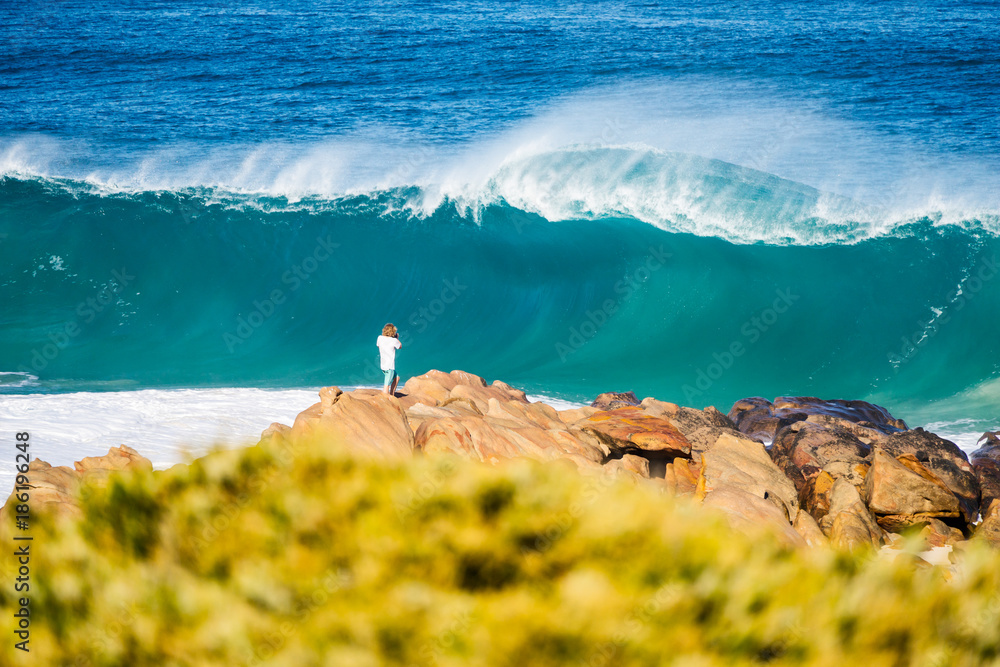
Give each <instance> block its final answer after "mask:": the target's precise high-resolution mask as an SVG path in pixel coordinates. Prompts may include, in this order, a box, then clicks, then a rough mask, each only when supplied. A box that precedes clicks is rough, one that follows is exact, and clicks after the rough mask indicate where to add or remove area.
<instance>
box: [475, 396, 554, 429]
mask: <svg viewBox="0 0 1000 667" xmlns="http://www.w3.org/2000/svg"><path fill="white" fill-rule="evenodd" d="M484 414H485V415H486V416H487V417H494V418H497V419H510V420H512V421H517V422H521V423H523V424H524V425H525V426H538V427H541V428H544V429H550V428H557V429H564V428H565V427H566V424H564V423H563V421H562V420H561V419H560V418H559V413H558V412H556V409H555V408H553V407H552V406H551V405H546V404H545V403H527V402H522V401H518V400H510V401H499V400H497V399H496V398H490V399H489V402H488V403H487V410H486V412H485V413H484Z"/></svg>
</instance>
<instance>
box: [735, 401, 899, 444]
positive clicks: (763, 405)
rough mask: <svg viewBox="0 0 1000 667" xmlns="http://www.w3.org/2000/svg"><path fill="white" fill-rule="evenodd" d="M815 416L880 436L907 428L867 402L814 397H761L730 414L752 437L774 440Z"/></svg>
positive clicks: (742, 403) (741, 405) (883, 409)
mask: <svg viewBox="0 0 1000 667" xmlns="http://www.w3.org/2000/svg"><path fill="white" fill-rule="evenodd" d="M812 416H826V417H833V418H836V419H840V420H845V421H847V422H851V423H854V424H858V425H860V426H862V427H865V428H869V429H873V430H875V431H878V432H880V433H884V434H887V433H895V432H898V431H901V430H905V429H906V423H905V422H903V420H901V419H895V418H894V417H893V416H892V415H891V414H889V412H888V410H886V409H885V408H882V407H880V406H878V405H873V404H872V403H868V402H866V401H843V400H822V399H819V398H815V397H812V396H779V397H778V398H776V399H774V402H773V403H771V402H770V401H768V400H766V399H764V398H760V397H754V398H744V399H743V400H740V401H737V402H736V403H735V404H734V405H733V407H732V409H731V410H730V411H729V418H730V419H732V420H733V422H734V423H735V424H736V427H737V428H739V430H740V431H742V432H743V433H746V434H747V435H749V436H750V437H752V438H762V439H764V440H773V439H774V437H775V434H776V433H777V432H778V431H779V430H780V429H781V428H783V427H785V426H788V425H789V424H793V423H795V422H799V421H805V420H807V419H809V418H810V417H812Z"/></svg>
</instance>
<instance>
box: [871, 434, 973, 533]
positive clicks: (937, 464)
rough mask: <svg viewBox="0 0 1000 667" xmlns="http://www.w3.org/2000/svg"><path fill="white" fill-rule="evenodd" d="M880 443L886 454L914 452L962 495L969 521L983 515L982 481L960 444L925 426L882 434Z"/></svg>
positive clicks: (932, 471) (926, 466)
mask: <svg viewBox="0 0 1000 667" xmlns="http://www.w3.org/2000/svg"><path fill="white" fill-rule="evenodd" d="M878 446H879V447H880V448H882V450H884V451H885V453H886V454H888V455H889V456H892V457H894V458H898V457H900V456H902V455H904V454H912V455H913V457H914V458H915V459H916V461H917V462H918V463H920V464H921V466H922V467H924V468H926V469H927V470H928V471H929V472H931V473H932V474H933V475H934V476H935V477H937V478H938V479H939V480H941V481H942V482H943V483H944V484H945V486H947V488H948V489H949V490H950V491H951V493H953V494H954V495H955V497H956V498H958V504H959V507H960V509H961V512H962V517H963V519H964V520H965V522H966V523H967V524H971V523H972V522H973V521H975V519H976V516H977V515H978V514H979V482H978V481H977V480H976V474H975V472H974V471H973V469H972V466H971V465H970V464H969V460H968V458H967V457H966V455H965V452H963V451H962V450H961V449H959V448H958V446H957V445H956V444H955V443H953V442H951V441H949V440H945V439H943V438H939V437H938V436H936V435H934V434H933V433H929V432H927V431H925V430H924V429H922V428H915V429H913V430H910V431H903V432H900V433H892V434H889V435H884V436H882V437H881V438H880V439H879V441H878Z"/></svg>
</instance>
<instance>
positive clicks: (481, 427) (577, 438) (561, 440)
mask: <svg viewBox="0 0 1000 667" xmlns="http://www.w3.org/2000/svg"><path fill="white" fill-rule="evenodd" d="M414 443H415V447H416V448H417V449H420V450H421V451H423V452H425V453H434V452H450V453H454V454H459V455H461V456H466V457H469V458H473V459H477V460H479V461H483V462H487V463H496V462H499V461H500V460H503V459H510V458H516V457H528V458H532V459H535V460H539V461H553V460H557V459H568V460H570V461H572V462H573V463H575V464H577V466H579V467H593V466H599V465H600V463H601V462H602V461H603V460H604V458H605V453H604V451H602V450H601V449H600V448H599V444H598V443H597V441H596V439H594V438H591V437H589V436H587V435H586V434H583V433H581V432H570V431H568V430H555V429H553V430H546V429H542V428H538V427H526V428H509V427H505V426H503V425H500V424H497V423H494V422H492V421H490V420H488V419H480V418H476V417H457V418H441V419H429V420H426V421H424V422H423V423H422V424H421V425H420V427H419V428H418V429H417V432H416V434H415V436H414Z"/></svg>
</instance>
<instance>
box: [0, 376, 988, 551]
mask: <svg viewBox="0 0 1000 667" xmlns="http://www.w3.org/2000/svg"><path fill="white" fill-rule="evenodd" d="M261 440H262V441H268V440H282V441H285V442H286V443H287V444H289V445H293V446H294V445H296V444H298V443H306V444H307V445H308V446H311V447H329V448H331V449H334V448H336V449H337V450H343V451H348V452H351V453H353V454H355V455H360V456H365V457H371V458H375V459H378V460H383V461H397V460H402V459H406V458H409V457H411V456H414V455H428V456H432V455H439V454H450V455H457V456H462V457H466V458H470V459H473V460H476V461H481V462H484V463H488V464H496V463H499V462H501V461H504V460H507V459H515V458H530V459H534V460H536V461H543V462H546V463H551V464H559V463H570V464H573V465H575V466H576V467H577V468H579V469H581V470H582V471H594V472H598V473H605V474H607V475H610V476H613V477H619V478H623V479H625V480H628V481H629V482H631V483H635V484H648V485H653V486H655V487H656V488H658V489H660V490H661V491H664V492H668V493H672V494H677V495H689V496H692V497H693V498H694V499H695V500H696V501H700V502H701V503H702V504H704V505H705V506H707V507H714V508H716V509H717V510H719V511H720V512H722V513H723V514H724V516H725V517H726V518H727V519H728V520H729V522H730V523H731V524H732V525H733V526H734V527H735V528H737V529H739V530H750V529H751V528H752V527H753V526H765V527H767V528H768V529H769V530H772V531H773V532H774V533H775V534H777V535H778V536H779V538H780V539H782V540H784V541H785V542H786V543H788V544H794V545H796V546H803V545H813V546H817V545H821V544H825V543H830V544H833V545H835V546H837V547H840V548H845V549H871V548H874V547H877V546H878V545H880V544H882V543H883V541H889V542H890V543H893V544H897V543H902V542H903V539H902V538H901V537H900V536H899V535H896V534H897V533H904V532H905V533H907V534H910V535H913V534H917V535H919V536H920V538H921V539H922V540H923V541H924V542H925V543H926V544H927V545H929V546H947V545H957V544H959V543H961V542H962V541H964V539H965V538H966V536H968V535H970V534H972V533H975V539H977V540H979V541H984V542H986V543H989V544H996V545H997V546H1000V499H998V498H997V496H998V491H1000V489H998V486H1000V472H998V464H1000V437H998V434H997V433H987V434H986V435H984V437H983V440H984V441H985V442H984V444H983V446H982V447H981V448H980V449H979V450H977V451H976V452H975V453H974V454H973V456H972V460H971V462H970V460H969V459H967V458H966V456H965V454H964V453H963V452H962V451H961V450H960V449H959V448H958V447H957V446H956V445H955V444H954V443H951V442H949V441H947V440H944V439H942V438H939V437H937V436H936V435H934V434H933V433H928V432H926V431H924V430H923V429H919V428H917V429H912V430H909V429H906V425H905V424H904V423H903V422H902V421H901V420H898V419H895V418H893V417H892V415H890V414H889V413H888V412H887V411H886V410H884V409H883V408H881V407H879V406H876V405H872V404H870V403H866V402H864V401H821V400H819V399H816V398H778V399H775V401H774V402H773V403H772V402H771V401H767V400H765V399H763V398H748V399H744V400H742V401H738V402H737V403H736V404H735V405H734V406H733V408H732V410H730V412H729V415H728V416H727V415H724V414H722V413H721V412H719V411H718V410H716V409H715V408H713V407H708V408H705V409H704V410H697V409H694V408H687V407H683V406H680V405H677V404H674V403H669V402H665V401H660V400H657V399H655V398H651V397H650V398H645V399H643V400H642V401H639V400H638V398H637V397H636V396H635V395H634V394H632V393H631V392H627V393H624V394H622V393H615V394H602V395H601V396H599V397H598V399H597V400H595V401H594V405H593V406H588V407H578V408H571V409H567V410H556V409H554V408H552V407H551V406H549V405H546V404H544V403H538V402H535V403H533V402H530V401H529V400H528V399H527V396H526V395H525V393H524V392H523V391H521V390H519V389H516V388H514V387H511V386H510V385H508V384H506V383H504V382H501V381H495V382H493V383H492V384H488V383H487V382H486V380H484V379H483V378H481V377H479V376H477V375H473V374H472V373H467V372H464V371H452V372H450V373H444V372H441V371H436V370H432V371H429V372H428V373H425V374H423V375H420V376H417V377H412V378H410V379H409V380H407V381H406V383H405V384H404V385H403V386H402V389H401V391H399V392H398V393H397V394H396V395H394V396H389V395H386V394H384V393H383V392H381V391H379V390H376V389H356V390H354V391H350V392H344V391H342V390H341V389H340V388H338V387H325V388H323V389H321V390H320V392H319V402H317V403H315V404H314V405H312V406H310V407H309V408H307V409H306V410H303V411H302V412H301V413H300V414H299V415H298V416H297V417H296V419H295V421H294V423H293V424H292V425H291V426H290V427H289V426H285V425H282V424H277V423H275V424H271V426H269V427H268V428H267V429H266V430H265V431H264V432H263V433H262V434H261ZM763 441H770V442H771V445H770V447H765V445H764V444H763ZM151 468H152V466H151V464H150V462H149V461H148V460H147V459H145V458H143V457H142V456H141V455H139V454H138V453H137V452H136V451H135V450H133V449H130V448H128V447H118V448H113V449H112V450H111V451H109V453H108V454H107V455H106V456H101V457H88V458H84V459H81V460H80V461H78V462H76V464H75V465H74V467H73V468H68V467H58V468H55V467H52V466H50V465H48V464H47V463H45V462H43V461H34V462H32V464H31V467H30V478H31V484H32V490H31V498H32V511H36V510H42V511H44V510H46V509H51V510H52V511H54V512H57V513H58V512H63V513H73V512H79V509H78V505H77V500H76V499H77V494H78V490H79V487H80V484H81V483H83V482H84V481H87V480H96V481H98V482H100V481H102V480H103V479H104V478H105V477H106V476H107V475H109V474H111V473H112V472H113V471H117V470H149V469H151ZM981 498H982V507H983V508H985V509H984V510H983V518H982V522H981V523H980V524H978V525H977V524H976V521H977V518H978V515H979V511H980V499H981ZM10 506H11V503H10V501H8V503H7V505H6V506H5V508H4V510H3V512H6V511H7V510H8V508H9V507H10ZM8 518H9V517H8Z"/></svg>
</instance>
